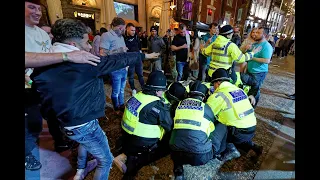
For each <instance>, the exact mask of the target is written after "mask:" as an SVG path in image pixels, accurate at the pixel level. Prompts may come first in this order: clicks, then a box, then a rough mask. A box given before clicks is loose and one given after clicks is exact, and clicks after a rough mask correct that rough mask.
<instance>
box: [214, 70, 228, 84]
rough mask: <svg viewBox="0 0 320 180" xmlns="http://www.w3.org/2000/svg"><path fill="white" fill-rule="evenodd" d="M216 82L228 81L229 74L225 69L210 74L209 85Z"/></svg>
mask: <svg viewBox="0 0 320 180" xmlns="http://www.w3.org/2000/svg"><path fill="white" fill-rule="evenodd" d="M216 81H230V77H229V73H228V71H227V70H226V69H223V68H219V69H217V70H216V71H214V73H212V77H211V83H214V82H216Z"/></svg>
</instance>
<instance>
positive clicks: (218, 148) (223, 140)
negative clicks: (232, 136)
mask: <svg viewBox="0 0 320 180" xmlns="http://www.w3.org/2000/svg"><path fill="white" fill-rule="evenodd" d="M227 135H228V130H227V126H226V125H224V124H222V123H220V122H219V121H216V123H215V129H214V131H213V132H212V133H211V134H210V136H209V138H210V139H211V142H212V150H213V155H218V154H220V153H221V152H223V151H224V150H225V149H226V147H227V137H228V136H227Z"/></svg>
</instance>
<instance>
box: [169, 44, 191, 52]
mask: <svg viewBox="0 0 320 180" xmlns="http://www.w3.org/2000/svg"><path fill="white" fill-rule="evenodd" d="M183 48H188V46H187V44H184V45H182V46H178V47H177V46H175V45H171V50H172V51H178V50H180V49H183Z"/></svg>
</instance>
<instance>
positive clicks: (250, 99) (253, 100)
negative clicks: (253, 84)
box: [248, 95, 256, 106]
mask: <svg viewBox="0 0 320 180" xmlns="http://www.w3.org/2000/svg"><path fill="white" fill-rule="evenodd" d="M248 98H249V101H250V104H251V105H252V106H254V105H255V104H256V99H255V98H254V96H252V95H250V96H249V97H248Z"/></svg>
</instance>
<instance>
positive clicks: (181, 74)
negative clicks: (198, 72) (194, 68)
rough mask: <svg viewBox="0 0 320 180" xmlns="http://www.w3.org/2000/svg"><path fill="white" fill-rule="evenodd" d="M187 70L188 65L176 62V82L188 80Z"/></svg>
mask: <svg viewBox="0 0 320 180" xmlns="http://www.w3.org/2000/svg"><path fill="white" fill-rule="evenodd" d="M188 68H189V63H187V62H180V61H177V71H178V77H177V81H181V79H182V78H183V80H187V79H188V76H189V72H188Z"/></svg>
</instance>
